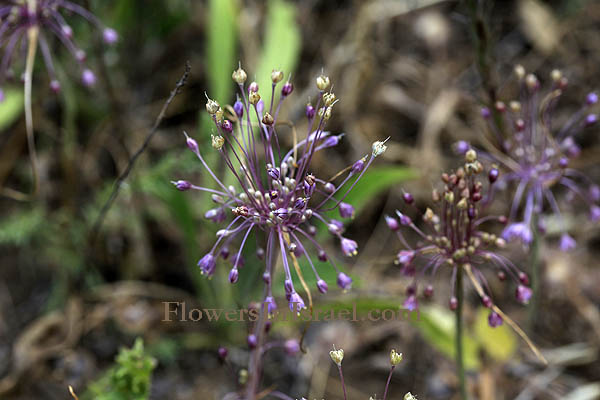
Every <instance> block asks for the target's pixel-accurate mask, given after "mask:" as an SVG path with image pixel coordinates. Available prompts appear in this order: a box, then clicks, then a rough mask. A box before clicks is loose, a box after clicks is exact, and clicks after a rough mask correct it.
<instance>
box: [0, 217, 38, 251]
mask: <svg viewBox="0 0 600 400" xmlns="http://www.w3.org/2000/svg"><path fill="white" fill-rule="evenodd" d="M44 222H45V217H44V213H43V211H42V210H41V209H39V208H36V209H33V210H27V211H22V212H17V213H14V214H12V215H11V216H9V217H7V218H6V219H5V220H4V221H2V224H1V225H0V244H12V245H22V244H23V243H24V242H26V241H28V240H29V239H31V238H32V237H33V236H34V235H36V234H39V233H40V232H39V229H40V228H41V227H42V226H43V224H44Z"/></svg>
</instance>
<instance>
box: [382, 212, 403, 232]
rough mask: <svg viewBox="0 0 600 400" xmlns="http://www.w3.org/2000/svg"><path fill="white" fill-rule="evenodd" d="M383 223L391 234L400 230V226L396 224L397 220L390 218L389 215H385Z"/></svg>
mask: <svg viewBox="0 0 600 400" xmlns="http://www.w3.org/2000/svg"><path fill="white" fill-rule="evenodd" d="M385 223H386V224H387V226H388V228H389V229H390V230H391V231H393V232H395V231H397V230H398V229H400V224H398V220H397V219H396V218H394V217H390V216H389V215H386V216H385Z"/></svg>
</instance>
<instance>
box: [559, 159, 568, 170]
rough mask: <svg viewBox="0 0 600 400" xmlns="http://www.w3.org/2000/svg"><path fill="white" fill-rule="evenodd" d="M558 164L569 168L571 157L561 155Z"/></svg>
mask: <svg viewBox="0 0 600 400" xmlns="http://www.w3.org/2000/svg"><path fill="white" fill-rule="evenodd" d="M558 166H559V167H560V168H567V167H568V166H569V159H568V158H567V157H561V158H560V160H558Z"/></svg>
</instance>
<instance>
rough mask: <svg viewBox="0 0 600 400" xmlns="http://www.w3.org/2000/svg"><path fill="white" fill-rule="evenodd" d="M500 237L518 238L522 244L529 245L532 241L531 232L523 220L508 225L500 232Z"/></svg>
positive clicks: (506, 238) (508, 239)
mask: <svg viewBox="0 0 600 400" xmlns="http://www.w3.org/2000/svg"><path fill="white" fill-rule="evenodd" d="M502 238H503V239H504V240H506V241H511V240H513V239H518V240H520V241H521V242H522V243H523V244H524V245H526V246H527V245H529V244H531V242H532V241H533V233H532V232H531V229H530V228H529V226H528V225H526V224H525V223H524V222H517V223H513V224H510V225H508V226H507V227H506V228H504V231H503V232H502Z"/></svg>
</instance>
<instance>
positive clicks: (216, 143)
mask: <svg viewBox="0 0 600 400" xmlns="http://www.w3.org/2000/svg"><path fill="white" fill-rule="evenodd" d="M210 137H211V138H212V147H214V148H215V149H217V150H221V148H222V147H223V145H224V144H225V139H223V136H220V135H216V136H215V135H210Z"/></svg>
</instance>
